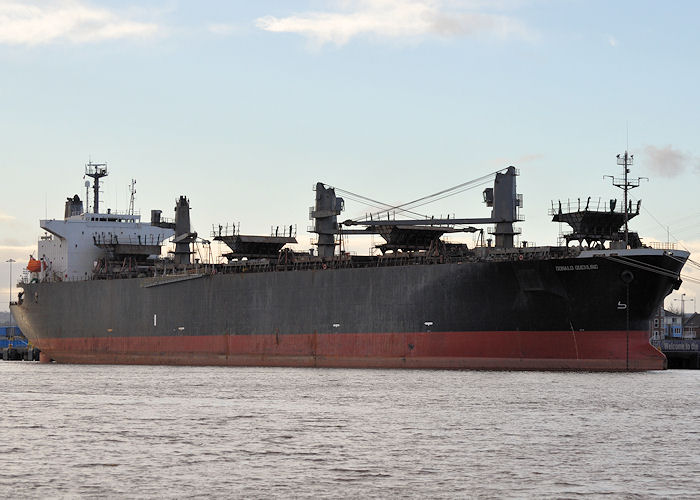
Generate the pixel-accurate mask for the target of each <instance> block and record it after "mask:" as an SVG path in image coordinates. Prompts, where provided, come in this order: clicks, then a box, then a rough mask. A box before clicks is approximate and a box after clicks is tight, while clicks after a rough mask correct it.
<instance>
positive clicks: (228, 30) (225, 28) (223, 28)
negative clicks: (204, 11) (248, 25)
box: [207, 24, 237, 36]
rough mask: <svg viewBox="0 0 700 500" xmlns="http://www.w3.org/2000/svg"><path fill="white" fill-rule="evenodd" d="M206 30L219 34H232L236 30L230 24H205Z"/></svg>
mask: <svg viewBox="0 0 700 500" xmlns="http://www.w3.org/2000/svg"><path fill="white" fill-rule="evenodd" d="M207 31H209V32H210V33H213V34H215V35H219V36H229V35H233V34H234V33H235V32H236V31H237V30H236V27H235V26H233V25H231V24H210V25H209V26H207Z"/></svg>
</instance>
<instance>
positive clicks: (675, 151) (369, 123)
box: [0, 0, 700, 311]
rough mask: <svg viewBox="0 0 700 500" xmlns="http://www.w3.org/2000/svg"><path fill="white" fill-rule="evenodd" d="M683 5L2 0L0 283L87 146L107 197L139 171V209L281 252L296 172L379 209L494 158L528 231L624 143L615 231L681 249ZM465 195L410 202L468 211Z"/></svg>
mask: <svg viewBox="0 0 700 500" xmlns="http://www.w3.org/2000/svg"><path fill="white" fill-rule="evenodd" d="M698 18H700V3H698V2H695V1H675V2H657V1H623V0H621V1H616V2H609V1H595V0H580V1H578V0H558V1H554V0H494V1H489V2H487V1H479V0H474V1H472V0H404V1H401V0H372V1H370V0H310V1H272V0H270V1H266V0H260V1H256V2H250V1H242V0H241V1H236V0H228V1H213V0H200V1H197V2H185V1H177V0H142V1H139V2H135V1H134V2H131V1H129V0H127V1H106V0H94V1H88V0H55V1H54V0H49V1H36V0H26V1H19V0H0V172H1V174H2V175H1V176H0V186H2V189H1V191H0V195H1V196H0V297H9V290H8V287H9V283H10V277H9V271H10V264H8V263H6V261H7V260H8V259H10V258H13V259H15V260H16V261H17V263H16V264H14V265H13V268H12V272H13V278H16V277H17V275H18V274H19V272H20V270H21V268H23V267H24V266H26V262H27V259H28V256H29V254H30V253H32V252H34V251H35V249H36V241H37V238H38V236H39V235H40V234H41V231H40V228H39V225H38V224H39V222H38V221H39V219H43V218H46V216H48V217H49V218H61V217H62V216H63V203H64V201H65V199H66V197H67V196H72V195H73V194H79V195H80V196H81V198H84V195H85V188H84V182H85V180H84V179H83V174H84V165H85V163H87V162H88V161H90V160H92V161H95V162H107V164H108V169H109V176H108V177H107V178H106V179H104V180H103V182H104V184H103V186H104V189H103V194H102V195H101V196H102V201H103V207H104V208H106V207H110V208H112V209H113V210H125V209H126V208H127V206H128V196H129V193H128V185H129V182H130V180H131V179H136V202H135V205H136V209H137V210H140V212H141V214H143V216H144V218H145V219H147V218H148V214H149V213H150V210H151V209H162V210H163V212H164V216H172V209H173V208H174V205H175V200H176V198H177V197H178V196H179V195H186V196H187V197H188V198H189V199H190V203H191V207H192V212H191V215H192V222H193V226H194V229H195V230H196V231H198V233H199V235H200V236H202V237H204V238H208V237H209V234H210V231H211V228H212V225H218V224H226V223H229V224H230V223H236V224H240V229H241V232H242V233H243V234H269V232H270V228H271V227H272V226H288V225H290V224H293V225H295V226H296V227H297V239H298V240H299V246H298V248H299V249H308V248H309V247H310V239H311V237H312V236H313V235H310V234H308V233H307V232H306V229H307V226H309V225H310V224H311V222H310V221H309V220H308V207H309V206H311V205H312V204H313V200H314V193H313V191H312V186H313V185H314V184H315V183H316V182H319V181H320V182H324V183H326V184H329V185H332V186H336V187H338V188H342V189H345V190H348V191H351V192H354V193H359V194H363V195H365V196H368V197H370V198H373V199H376V200H381V201H383V202H386V203H392V204H398V203H401V202H405V201H408V200H412V199H415V198H419V197H420V196H422V195H425V194H430V193H434V192H437V191H440V190H441V189H444V188H447V187H450V186H454V185H457V184H460V183H462V182H465V181H468V180H471V179H475V178H478V177H481V176H482V175H485V174H488V173H490V172H494V171H496V170H498V169H501V168H505V167H507V166H509V165H514V166H516V167H517V168H518V169H519V171H520V176H519V177H518V192H519V193H522V194H523V195H524V206H523V209H522V213H523V214H524V216H525V221H524V222H522V223H521V224H519V227H521V228H522V232H523V235H522V237H521V239H522V240H526V241H528V242H530V243H531V244H538V245H547V244H556V242H557V237H558V234H559V231H560V227H559V225H558V224H555V223H552V222H551V217H550V216H549V215H548V210H549V208H550V207H551V203H552V201H553V200H558V199H565V200H566V199H572V200H574V199H577V198H578V197H581V198H587V197H588V196H593V197H594V199H598V197H600V198H602V199H603V200H608V199H610V198H613V197H621V192H619V190H618V189H617V188H615V187H613V186H611V184H610V180H609V179H604V178H603V176H604V175H616V176H619V175H620V174H621V170H620V169H619V167H618V166H617V165H616V158H615V157H616V155H617V154H618V153H623V152H624V151H625V150H626V149H627V150H629V152H630V153H632V154H634V164H633V166H632V173H631V175H633V176H635V177H645V178H648V181H646V180H643V181H642V182H641V185H640V187H639V188H637V189H635V190H633V191H632V197H633V198H634V199H635V200H636V199H642V211H641V214H640V215H639V216H638V217H637V218H635V219H634V220H633V221H632V223H631V229H632V230H636V231H639V233H640V235H641V236H642V239H643V241H645V242H652V241H664V242H665V241H667V240H670V241H671V242H674V243H675V244H676V245H677V248H687V249H689V250H690V251H692V252H693V254H692V255H691V258H693V259H694V260H696V261H700V223H699V222H698V220H699V217H700V206H699V205H698V203H697V199H698V194H699V192H700V190H699V188H700V134H698V125H697V115H698V112H699V111H700V97H699V95H700V94H699V93H698V81H700V66H699V65H698V64H697V61H698V60H700V30H698V29H697V19H698ZM481 189H483V187H481V188H479V189H477V190H472V191H467V192H465V193H462V194H461V195H459V196H455V197H451V198H447V199H445V200H441V201H440V202H439V203H436V204H435V205H433V206H428V207H422V209H423V210H425V213H430V214H435V215H446V214H455V215H457V216H461V217H488V216H489V209H487V208H486V207H485V206H484V204H483V203H482V202H481V192H480V191H481ZM367 210H368V209H367V208H366V207H362V206H360V205H358V204H355V203H352V202H350V201H349V200H348V202H347V204H346V213H345V214H344V216H347V217H348V218H349V217H356V216H359V215H362V214H363V213H365V212H366V211H367ZM469 238H471V236H468V237H467V240H468V241H471V240H469ZM371 243H372V242H371V241H369V240H364V241H360V242H358V243H355V244H354V245H355V248H354V249H355V250H356V251H357V252H358V253H366V252H367V251H368V249H369V246H370V245H371ZM684 274H686V275H687V276H689V277H691V278H694V279H696V280H697V279H700V271H698V270H697V268H696V270H693V268H692V267H690V266H686V269H685V271H684ZM699 292H700V286H698V285H693V284H692V283H690V282H689V281H688V280H686V281H685V282H684V284H683V286H682V288H681V289H680V290H679V291H678V292H675V293H674V294H673V295H672V296H671V297H669V298H668V299H667V302H666V304H667V305H672V304H675V305H676V306H677V305H678V304H679V302H678V301H674V299H681V294H682V293H685V294H686V295H685V297H683V299H684V300H688V299H695V297H696V296H698V295H700V293H699ZM684 304H685V308H686V311H689V310H692V309H693V308H696V309H697V306H696V305H695V301H693V302H684ZM0 310H7V300H6V299H2V300H1V301H0Z"/></svg>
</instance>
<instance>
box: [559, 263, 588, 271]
mask: <svg viewBox="0 0 700 500" xmlns="http://www.w3.org/2000/svg"><path fill="white" fill-rule="evenodd" d="M554 268H555V269H556V270H557V271H597V270H598V264H577V265H575V266H554Z"/></svg>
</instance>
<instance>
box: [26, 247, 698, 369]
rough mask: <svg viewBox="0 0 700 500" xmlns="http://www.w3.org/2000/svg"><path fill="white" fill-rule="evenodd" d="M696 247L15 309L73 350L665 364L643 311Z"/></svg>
mask: <svg viewBox="0 0 700 500" xmlns="http://www.w3.org/2000/svg"><path fill="white" fill-rule="evenodd" d="M687 256H688V254H687V253H686V252H676V254H675V255H673V254H671V253H670V252H665V251H660V250H651V249H639V250H619V251H617V252H611V251H609V250H606V251H601V252H599V253H598V254H595V253H594V252H582V253H581V254H580V255H579V256H578V257H570V258H536V257H532V254H524V255H523V254H518V253H517V252H514V253H512V254H511V255H510V256H509V257H508V258H507V259H502V260H488V259H486V260H477V261H468V260H465V261H463V262H451V263H434V264H425V263H423V264H408V265H384V266H379V267H345V268H328V269H323V268H319V269H308V270H288V271H269V272H241V270H239V272H236V273H232V274H223V273H216V274H214V273H204V272H200V273H199V274H188V275H180V276H161V277H150V278H134V279H116V280H88V281H78V282H60V283H29V284H24V285H23V287H24V291H25V293H24V300H23V302H22V303H21V304H18V305H15V306H13V313H14V315H15V317H16V318H17V320H18V323H19V324H20V327H21V328H22V331H24V332H25V333H26V334H27V336H28V338H29V339H30V340H31V341H32V342H33V343H34V344H35V345H36V346H37V347H39V348H40V349H41V350H42V352H43V353H45V355H46V356H49V357H51V358H53V359H55V360H57V361H66V362H101V363H154V364H168V363H172V364H230V365H283V366H365V367H416V368H493V369H501V368H503V369H518V368H522V369H601V370H627V369H660V368H663V367H664V364H665V358H664V357H663V355H662V354H660V353H659V352H658V351H657V350H656V349H654V348H652V347H651V346H650V345H649V341H648V321H649V318H650V317H651V315H652V314H653V311H654V309H655V308H656V307H657V306H658V305H659V304H660V303H661V301H662V300H663V298H664V297H665V296H666V295H668V294H669V293H670V292H671V291H672V290H673V289H674V287H677V286H678V283H679V280H678V276H679V272H680V269H681V267H682V266H683V263H684V262H685V260H686V258H687Z"/></svg>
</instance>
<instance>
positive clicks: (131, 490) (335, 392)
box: [0, 362, 700, 498]
mask: <svg viewBox="0 0 700 500" xmlns="http://www.w3.org/2000/svg"><path fill="white" fill-rule="evenodd" d="M0 381H1V383H2V384H3V387H4V397H3V400H2V402H1V403H0V426H1V430H2V433H1V434H0V435H1V436H2V445H0V448H1V449H2V452H1V453H0V491H2V492H4V493H3V496H6V497H7V496H8V495H9V496H11V497H44V498H46V497H51V498H56V497H59V498H60V497H71V498H73V497H100V498H104V497H110V498H115V497H117V498H144V497H159V498H162V497H177V498H182V497H220V498H241V497H244V498H270V497H276V498H279V497H283V498H288V497H295V498H299V497H306V498H309V497H314V498H398V497H410V498H472V497H475V498H503V497H506V498H535V497H536V498H576V497H584V496H585V497H606V498H668V497H676V498H693V497H694V498H698V495H700V426H699V425H698V422H700V404H699V401H698V396H699V395H700V389H699V388H700V372H699V371H666V372H646V373H632V374H629V373H628V374H624V373H623V374H614V373H546V372H473V371H458V372H451V371H397V370H394V371H392V370H341V369H289V368H206V367H205V368H201V367H197V368H189V367H162V366H156V367H153V366H81V365H74V366H70V365H58V364H49V365H47V364H38V363H26V362H0Z"/></svg>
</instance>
